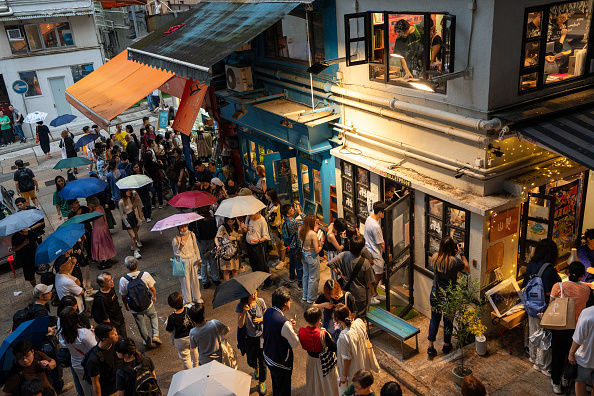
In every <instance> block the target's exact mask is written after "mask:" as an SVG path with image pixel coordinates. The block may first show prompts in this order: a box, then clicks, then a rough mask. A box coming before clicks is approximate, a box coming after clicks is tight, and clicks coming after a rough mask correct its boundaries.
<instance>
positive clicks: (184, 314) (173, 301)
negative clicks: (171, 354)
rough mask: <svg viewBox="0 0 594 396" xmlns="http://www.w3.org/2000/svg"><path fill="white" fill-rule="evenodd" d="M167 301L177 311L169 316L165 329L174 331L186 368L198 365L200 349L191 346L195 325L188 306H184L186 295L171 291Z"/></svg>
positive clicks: (178, 353)
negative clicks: (191, 334)
mask: <svg viewBox="0 0 594 396" xmlns="http://www.w3.org/2000/svg"><path fill="white" fill-rule="evenodd" d="M167 303H168V304H169V306H170V307H171V308H173V309H175V311H174V312H173V313H172V314H171V315H169V317H168V318H167V325H166V326H167V327H166V328H165V330H167V331H168V332H170V333H172V339H173V345H175V349H177V355H178V356H179V358H180V359H181V361H182V363H183V364H184V369H186V370H187V369H190V368H192V367H197V366H198V350H197V349H196V348H190V330H192V328H193V327H194V322H192V320H191V319H190V316H189V315H188V311H189V310H188V308H186V307H184V297H183V296H182V294H181V293H180V292H174V293H171V294H170V295H169V297H168V298H167Z"/></svg>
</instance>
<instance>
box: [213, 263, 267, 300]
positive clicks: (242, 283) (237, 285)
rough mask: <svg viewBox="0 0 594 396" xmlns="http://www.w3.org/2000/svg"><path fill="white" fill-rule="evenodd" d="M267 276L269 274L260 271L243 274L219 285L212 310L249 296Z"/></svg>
mask: <svg viewBox="0 0 594 396" xmlns="http://www.w3.org/2000/svg"><path fill="white" fill-rule="evenodd" d="M269 276H270V274H267V273H266V272H262V271H255V272H244V273H243V274H239V275H237V276H235V277H234V278H233V279H231V280H230V281H227V282H225V283H222V284H220V285H219V286H217V288H216V290H215V293H214V298H213V300H212V308H213V309H215V308H217V307H220V306H221V305H225V304H228V303H230V302H233V301H237V300H239V299H240V298H243V297H248V296H251V295H252V294H254V291H256V289H257V288H258V287H260V285H261V284H262V283H263V282H264V281H265V280H266V279H267V278H268V277H269Z"/></svg>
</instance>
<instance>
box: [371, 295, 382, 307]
mask: <svg viewBox="0 0 594 396" xmlns="http://www.w3.org/2000/svg"><path fill="white" fill-rule="evenodd" d="M379 303H380V300H378V299H377V298H375V296H373V297H371V305H378V304H379Z"/></svg>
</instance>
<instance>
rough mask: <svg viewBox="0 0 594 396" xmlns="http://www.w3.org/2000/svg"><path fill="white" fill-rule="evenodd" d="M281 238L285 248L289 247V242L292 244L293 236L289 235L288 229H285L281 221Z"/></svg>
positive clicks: (285, 225) (284, 223) (284, 222)
mask: <svg viewBox="0 0 594 396" xmlns="http://www.w3.org/2000/svg"><path fill="white" fill-rule="evenodd" d="M281 238H283V242H284V243H285V246H286V247H289V245H290V244H291V242H293V238H295V236H291V234H289V228H288V227H287V222H286V221H283V225H282V227H281Z"/></svg>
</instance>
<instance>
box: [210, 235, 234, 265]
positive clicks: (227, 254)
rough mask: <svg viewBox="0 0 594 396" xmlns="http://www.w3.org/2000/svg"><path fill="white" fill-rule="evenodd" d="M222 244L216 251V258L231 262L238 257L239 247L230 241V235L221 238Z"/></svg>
mask: <svg viewBox="0 0 594 396" xmlns="http://www.w3.org/2000/svg"><path fill="white" fill-rule="evenodd" d="M220 239H221V242H220V243H219V247H218V248H217V249H216V250H215V253H214V255H215V257H216V258H222V259H223V260H227V261H230V260H232V259H234V258H235V257H236V256H237V245H236V244H235V242H234V241H231V240H230V239H229V235H228V234H226V233H225V234H223V236H222V237H221V238H220Z"/></svg>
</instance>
